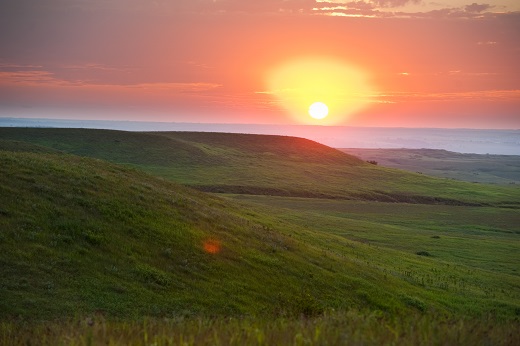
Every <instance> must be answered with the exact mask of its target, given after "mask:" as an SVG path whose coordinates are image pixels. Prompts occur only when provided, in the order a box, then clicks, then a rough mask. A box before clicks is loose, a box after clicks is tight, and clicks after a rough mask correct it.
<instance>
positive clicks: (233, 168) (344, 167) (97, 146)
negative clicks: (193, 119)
mask: <svg viewBox="0 0 520 346" xmlns="http://www.w3.org/2000/svg"><path fill="white" fill-rule="evenodd" d="M0 136H1V137H2V138H4V139H6V140H7V139H9V140H17V141H26V142H30V143H35V144H38V145H43V146H48V147H51V148H53V149H58V150H62V151H66V152H69V153H73V154H77V155H82V156H90V157H96V158H101V159H105V160H109V161H112V162H117V163H125V164H128V165H132V166H135V167H139V168H141V169H144V170H146V171H148V172H150V173H153V174H154V175H158V176H161V177H165V178H168V179H171V180H174V181H176V182H179V183H182V184H185V185H189V186H192V187H196V188H197V189H200V190H203V191H209V192H223V193H242V194H257V195H278V196H294V197H320V198H329V199H358V200H374V201H386V202H406V203H425V204H449V205H497V206H508V207H514V208H518V207H519V205H520V204H519V202H518V201H519V200H520V189H518V188H506V187H497V186H487V185H475V184H470V183H463V182H458V181H452V180H448V179H440V178H432V177H428V176H425V175H422V174H415V173H410V172H405V171H400V170H396V169H391V168H385V167H379V166H375V165H370V164H367V163H365V162H363V161H362V160H360V159H358V158H356V157H353V156H350V155H347V154H345V153H342V152H340V151H339V150H336V149H332V148H329V147H327V146H324V145H321V144H319V143H316V142H313V141H309V140H306V139H302V138H295V137H284V136H266V135H243V134H223V133H194V132H153V133H138V132H124V131H107V130H87V129H15V128H3V129H0Z"/></svg>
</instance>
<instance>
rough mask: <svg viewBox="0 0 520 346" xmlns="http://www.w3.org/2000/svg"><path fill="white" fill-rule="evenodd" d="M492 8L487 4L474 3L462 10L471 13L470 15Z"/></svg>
mask: <svg viewBox="0 0 520 346" xmlns="http://www.w3.org/2000/svg"><path fill="white" fill-rule="evenodd" d="M492 7H493V6H491V5H489V4H480V5H479V4H477V3H476V2H474V3H472V4H471V5H467V6H465V7H464V10H465V11H466V12H471V13H481V12H483V11H485V10H488V9H490V8H492Z"/></svg>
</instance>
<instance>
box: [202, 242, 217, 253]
mask: <svg viewBox="0 0 520 346" xmlns="http://www.w3.org/2000/svg"><path fill="white" fill-rule="evenodd" d="M203 248H204V251H205V252H206V253H210V254H213V255H214V254H217V253H219V252H220V249H221V246H220V242H219V241H218V240H206V241H205V242H204V244H203Z"/></svg>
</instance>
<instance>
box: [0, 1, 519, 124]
mask: <svg viewBox="0 0 520 346" xmlns="http://www.w3.org/2000/svg"><path fill="white" fill-rule="evenodd" d="M0 6H1V11H0V32H2V35H0V47H2V49H1V50H0V117H39V118H42V117H45V118H68V119H109V120H143V121H172V122H210V123H270V124H291V123H294V124H296V123H301V124H318V123H320V122H316V121H315V120H312V118H310V117H309V116H308V114H306V112H305V111H301V110H300V109H299V108H298V107H296V106H295V107H292V106H291V105H289V104H288V103H290V102H292V101H290V100H289V99H288V97H286V96H287V94H283V93H284V92H286V90H282V89H281V88H282V87H281V88H280V89H279V90H275V89H276V88H277V87H276V86H274V85H273V83H272V80H273V78H274V77H273V75H275V74H276V71H278V70H277V69H279V68H280V66H286V65H291V64H295V62H297V61H301V60H302V59H315V60H320V61H334V62H338V64H344V65H345V66H349V68H353V69H357V70H359V71H362V75H363V80H364V82H363V83H366V85H361V84H360V83H362V82H360V81H359V80H358V79H356V78H354V77H352V78H349V75H348V74H346V75H344V76H343V77H342V78H339V77H338V78H336V79H335V80H334V81H333V83H335V84H334V86H333V87H330V88H329V87H328V86H326V85H325V84H327V83H328V82H329V79H324V80H323V81H322V84H319V83H318V85H313V81H315V80H316V79H319V78H317V77H316V76H319V75H320V74H321V73H322V71H321V70H320V71H311V69H313V67H312V66H314V65H305V66H310V67H308V68H303V70H302V71H301V77H298V81H297V83H299V84H305V85H308V88H307V89H308V90H311V91H310V93H312V92H314V90H315V91H316V92H317V93H318V92H319V90H326V92H327V93H328V94H331V93H332V94H334V93H335V90H336V89H338V90H339V89H341V90H340V91H339V92H338V93H337V96H336V99H337V100H338V105H340V104H341V103H342V102H343V104H345V103H346V102H347V101H345V100H346V99H349V98H351V97H357V98H362V99H363V102H364V103H363V106H362V107H358V108H356V109H355V112H354V108H352V109H351V108H349V107H339V106H338V107H336V108H335V109H332V108H333V107H329V108H331V109H330V110H331V114H330V116H329V117H327V118H326V119H328V120H325V121H323V122H322V123H323V124H325V125H327V124H334V125H352V126H398V127H466V128H520V64H519V63H518V61H520V40H519V39H518V37H519V35H520V3H519V2H518V1H511V0H502V1H501V0H497V1H493V2H489V1H488V3H473V2H472V1H463V0H453V1H447V0H442V1H436V2H431V1H421V0H410V1H409V0H378V1H375V0H374V1H321V0H316V1H315V0H290V1H284V0H263V1H256V0H221V1H213V0H162V1H159V0H157V1H151V0H124V1H123V0H74V1H72V0H46V1H41V0H0ZM302 66H303V65H302ZM357 70H356V71H357ZM360 73H361V72H360ZM296 74H297V75H298V76H299V73H298V71H297V72H296ZM330 74H331V78H332V79H334V78H335V77H337V76H335V73H334V72H330ZM281 75H282V76H287V75H286V74H283V73H282V74H281ZM300 79H301V80H300ZM279 84H280V83H279ZM282 84H283V83H282ZM284 85H285V84H284ZM287 85H292V84H290V83H289V84H287ZM312 86H315V87H316V89H312V88H311V87H312ZM285 88H286V89H287V88H289V87H285ZM291 88H292V86H291ZM344 90H347V91H348V92H344ZM354 94H355V95H354ZM284 95H285V96H284ZM291 95H292V94H291ZM352 95H354V96H352ZM307 98H308V102H307V101H306V99H307ZM295 99H297V101H294V102H295V103H301V107H302V109H305V108H306V107H308V105H307V103H308V104H309V105H310V104H311V103H312V102H315V101H321V100H319V99H314V97H313V96H310V95H309V91H307V93H306V94H304V95H303V96H301V95H299V96H298V97H296V98H295ZM334 112H335V113H334ZM300 113H301V114H300ZM327 121H328V122H327Z"/></svg>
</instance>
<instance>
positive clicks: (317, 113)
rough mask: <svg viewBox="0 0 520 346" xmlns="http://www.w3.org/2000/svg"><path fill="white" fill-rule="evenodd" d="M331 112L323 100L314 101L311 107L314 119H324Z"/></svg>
mask: <svg viewBox="0 0 520 346" xmlns="http://www.w3.org/2000/svg"><path fill="white" fill-rule="evenodd" d="M328 114H329V107H327V105H326V104H325V103H323V102H314V103H313V104H312V105H311V106H310V107H309V115H310V116H311V117H313V118H314V119H323V118H325V117H326V116H327V115H328Z"/></svg>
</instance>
